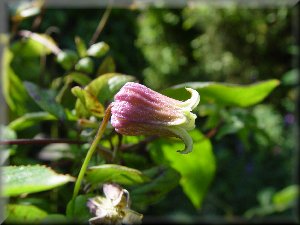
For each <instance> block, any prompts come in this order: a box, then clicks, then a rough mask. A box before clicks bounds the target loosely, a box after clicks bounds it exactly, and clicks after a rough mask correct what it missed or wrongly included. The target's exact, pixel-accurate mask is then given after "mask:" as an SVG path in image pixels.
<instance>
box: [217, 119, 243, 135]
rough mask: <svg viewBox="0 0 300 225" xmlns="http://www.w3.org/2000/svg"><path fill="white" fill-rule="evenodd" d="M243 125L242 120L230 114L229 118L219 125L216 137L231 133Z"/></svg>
mask: <svg viewBox="0 0 300 225" xmlns="http://www.w3.org/2000/svg"><path fill="white" fill-rule="evenodd" d="M244 127H245V125H244V122H243V121H242V120H241V119H240V118H238V117H237V116H235V115H231V116H230V119H229V120H227V121H226V123H225V124H224V125H223V126H221V127H220V129H219V130H218V132H217V135H216V139H217V140H220V139H221V138H222V137H223V136H225V135H228V134H233V133H236V132H238V131H239V130H241V129H243V128H244Z"/></svg>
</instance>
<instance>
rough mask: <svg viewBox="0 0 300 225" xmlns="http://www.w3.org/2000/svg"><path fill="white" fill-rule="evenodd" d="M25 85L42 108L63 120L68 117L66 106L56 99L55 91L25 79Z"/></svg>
mask: <svg viewBox="0 0 300 225" xmlns="http://www.w3.org/2000/svg"><path fill="white" fill-rule="evenodd" d="M24 85H25V87H26V89H27V91H28V93H29V95H30V96H31V97H32V98H33V100H34V101H35V102H36V103H37V104H38V105H39V106H40V107H41V109H43V110H45V111H46V112H49V113H50V114H52V115H54V116H55V117H57V118H59V119H61V120H65V119H66V113H65V111H64V108H63V107H62V106H61V105H60V104H58V103H57V102H56V101H55V94H54V93H53V91H51V90H45V89H41V88H39V87H38V86H37V85H35V84H34V83H31V82H28V81H25V82H24Z"/></svg>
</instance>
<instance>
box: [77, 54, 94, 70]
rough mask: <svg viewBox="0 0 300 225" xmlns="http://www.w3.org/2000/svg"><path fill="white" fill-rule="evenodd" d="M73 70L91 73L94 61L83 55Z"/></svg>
mask: <svg viewBox="0 0 300 225" xmlns="http://www.w3.org/2000/svg"><path fill="white" fill-rule="evenodd" d="M75 70H77V71H80V72H83V73H92V72H93V70H94V62H93V60H92V59H91V58H90V57H84V58H82V59H80V60H79V61H78V62H77V63H76V64H75Z"/></svg>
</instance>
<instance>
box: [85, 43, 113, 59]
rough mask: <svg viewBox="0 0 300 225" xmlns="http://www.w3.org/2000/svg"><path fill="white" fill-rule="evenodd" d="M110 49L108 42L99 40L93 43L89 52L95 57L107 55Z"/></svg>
mask: <svg viewBox="0 0 300 225" xmlns="http://www.w3.org/2000/svg"><path fill="white" fill-rule="evenodd" d="M108 50H109V46H108V44H106V43H105V42H98V43H96V44H93V45H91V47H89V49H88V50H87V54H88V55H89V56H93V57H101V56H103V55H105V54H106V53H107V52H108Z"/></svg>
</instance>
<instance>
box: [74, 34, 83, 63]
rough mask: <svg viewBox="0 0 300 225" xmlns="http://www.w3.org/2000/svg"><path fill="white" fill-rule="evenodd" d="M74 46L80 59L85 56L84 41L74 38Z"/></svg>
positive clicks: (77, 37)
mask: <svg viewBox="0 0 300 225" xmlns="http://www.w3.org/2000/svg"><path fill="white" fill-rule="evenodd" d="M75 44H76V49H77V52H78V55H79V56H80V57H81V58H82V57H85V56H86V45H85V43H84V41H83V40H82V39H81V38H80V37H79V36H76V37H75Z"/></svg>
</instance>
